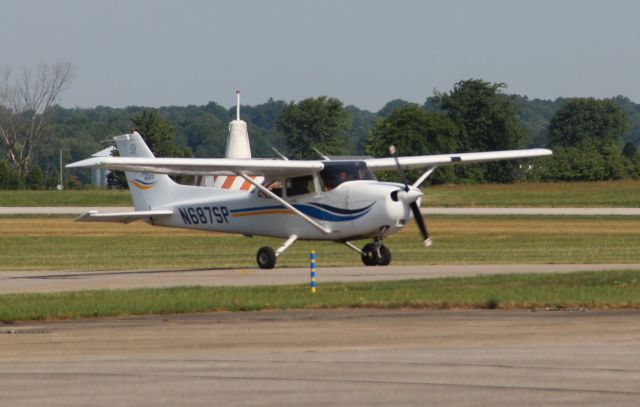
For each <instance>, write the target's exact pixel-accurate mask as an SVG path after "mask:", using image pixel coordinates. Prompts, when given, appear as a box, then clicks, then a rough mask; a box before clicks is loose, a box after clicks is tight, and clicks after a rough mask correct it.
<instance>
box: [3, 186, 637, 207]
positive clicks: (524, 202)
mask: <svg viewBox="0 0 640 407" xmlns="http://www.w3.org/2000/svg"><path fill="white" fill-rule="evenodd" d="M424 192H425V196H424V198H423V199H422V205H423V206H449V207H466V206H498V207H509V206H516V207H547V206H548V207H636V208H637V207H639V206H640V181H632V180H621V181H604V182H573V183H561V182H558V183H519V184H504V185H503V184H480V185H441V186H431V187H426V188H424ZM131 205H132V204H131V198H130V197H129V192H128V191H105V190H101V189H91V190H83V191H74V190H64V191H0V206H131Z"/></svg>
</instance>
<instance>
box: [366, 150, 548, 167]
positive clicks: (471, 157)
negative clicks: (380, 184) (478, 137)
mask: <svg viewBox="0 0 640 407" xmlns="http://www.w3.org/2000/svg"><path fill="white" fill-rule="evenodd" d="M551 154H552V151H551V150H547V149H545V148H533V149H528V150H504V151H487V152H482V153H459V154H438V155H419V156H412V157H398V161H399V162H400V165H401V166H402V167H403V168H426V167H434V166H438V167H439V166H443V165H457V164H470V163H482V162H487V161H498V160H511V159H517V158H532V157H545V156H548V155H551ZM364 161H365V162H366V163H367V166H368V167H369V168H371V169H374V170H395V169H397V168H398V167H397V165H396V162H395V159H394V158H393V157H387V158H369V159H366V160H364Z"/></svg>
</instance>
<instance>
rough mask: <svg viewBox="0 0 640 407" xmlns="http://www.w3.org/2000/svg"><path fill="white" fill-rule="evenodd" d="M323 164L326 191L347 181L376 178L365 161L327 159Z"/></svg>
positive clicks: (323, 182)
mask: <svg viewBox="0 0 640 407" xmlns="http://www.w3.org/2000/svg"><path fill="white" fill-rule="evenodd" d="M323 164H324V169H323V170H322V171H320V179H321V180H322V185H323V189H324V190H325V191H331V190H332V189H334V188H336V187H337V186H338V185H340V184H342V183H343V182H347V181H361V180H375V179H376V177H375V176H374V175H373V173H372V172H371V170H369V167H367V164H366V163H365V162H364V161H325V162H323Z"/></svg>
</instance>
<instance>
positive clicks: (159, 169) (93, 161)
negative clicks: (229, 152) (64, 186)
mask: <svg viewBox="0 0 640 407" xmlns="http://www.w3.org/2000/svg"><path fill="white" fill-rule="evenodd" d="M79 167H98V168H105V169H109V170H120V171H136V172H152V173H156V174H183V175H235V174H240V173H244V174H246V175H257V176H265V177H268V176H287V177H293V176H299V175H307V174H313V173H316V172H318V171H320V170H322V169H323V168H324V164H322V162H321V161H312V160H311V161H306V160H305V161H301V160H272V159H233V158H142V157H93V158H89V159H86V160H82V161H77V162H75V163H72V164H68V165H67V168H79Z"/></svg>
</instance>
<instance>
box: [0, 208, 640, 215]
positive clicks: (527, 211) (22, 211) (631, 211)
mask: <svg viewBox="0 0 640 407" xmlns="http://www.w3.org/2000/svg"><path fill="white" fill-rule="evenodd" d="M89 210H97V211H99V212H122V211H132V210H133V208H132V207H83V206H73V207H35V206H34V207H10V206H4V207H2V206H0V215H82V214H83V213H86V212H88V211H89ZM421 211H422V214H423V215H492V216H494V215H495V216H498V215H509V216H512V215H525V216H531V215H545V216H554V215H555V216H602V215H615V216H640V208H439V207H433V208H432V207H425V208H422V209H421Z"/></svg>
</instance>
